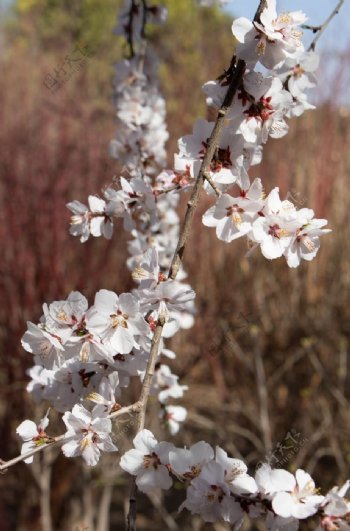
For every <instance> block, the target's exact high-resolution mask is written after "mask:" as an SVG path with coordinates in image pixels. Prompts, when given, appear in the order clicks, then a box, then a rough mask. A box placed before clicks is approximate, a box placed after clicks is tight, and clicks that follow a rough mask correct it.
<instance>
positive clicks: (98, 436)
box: [62, 404, 118, 466]
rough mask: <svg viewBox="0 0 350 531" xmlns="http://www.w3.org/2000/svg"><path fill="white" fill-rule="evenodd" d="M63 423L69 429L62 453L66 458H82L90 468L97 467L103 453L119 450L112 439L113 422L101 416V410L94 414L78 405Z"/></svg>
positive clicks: (93, 411) (65, 416) (64, 416)
mask: <svg viewBox="0 0 350 531" xmlns="http://www.w3.org/2000/svg"><path fill="white" fill-rule="evenodd" d="M62 419H63V422H64V423H65V425H66V427H67V432H66V434H65V439H66V440H67V442H65V443H64V444H63V446H62V451H63V453H64V455H65V456H66V457H77V456H79V455H81V456H82V458H83V459H84V461H85V462H86V464H87V465H88V466H95V465H97V463H98V461H99V459H100V454H101V451H102V452H115V451H117V450H118V448H117V447H116V446H115V445H114V444H113V442H112V439H111V437H110V433H111V431H112V422H111V420H110V419H108V418H106V417H105V418H104V417H102V416H101V411H100V409H99V408H96V409H93V410H92V412H90V411H88V410H87V409H85V408H84V407H83V406H82V405H81V404H76V405H75V406H74V407H73V409H72V412H68V411H67V412H66V413H65V414H64V415H63V417H62Z"/></svg>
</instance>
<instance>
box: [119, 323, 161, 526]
mask: <svg viewBox="0 0 350 531" xmlns="http://www.w3.org/2000/svg"><path fill="white" fill-rule="evenodd" d="M164 324H165V317H164V316H163V315H162V314H160V315H159V317H158V322H157V326H156V328H155V330H154V334H153V338H152V343H151V351H150V355H149V358H148V363H147V368H146V374H145V377H144V379H143V382H142V389H141V395H140V400H139V404H140V410H139V413H138V419H137V433H138V432H140V431H141V430H143V428H144V426H145V418H146V409H147V403H148V398H149V394H150V391H151V385H152V380H153V376H154V370H155V365H156V362H157V359H158V352H159V344H160V340H161V337H162V331H163V326H164ZM136 495H137V486H136V476H132V478H131V486H130V496H129V512H128V516H127V525H126V530H127V531H133V530H135V529H136V514H137V505H136Z"/></svg>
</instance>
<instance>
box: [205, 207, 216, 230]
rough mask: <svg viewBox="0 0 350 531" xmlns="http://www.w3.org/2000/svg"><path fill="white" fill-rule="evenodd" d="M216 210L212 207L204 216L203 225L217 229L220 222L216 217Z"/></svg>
mask: <svg viewBox="0 0 350 531" xmlns="http://www.w3.org/2000/svg"><path fill="white" fill-rule="evenodd" d="M215 210H216V207H215V206H212V207H210V208H209V209H208V210H207V211H206V212H205V213H204V214H203V217H202V223H203V225H204V226H205V227H216V224H217V222H218V220H217V219H216V217H215V216H214V214H215Z"/></svg>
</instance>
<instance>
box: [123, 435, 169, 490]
mask: <svg viewBox="0 0 350 531" xmlns="http://www.w3.org/2000/svg"><path fill="white" fill-rule="evenodd" d="M133 443H134V447H135V448H134V449H132V450H129V451H128V452H126V453H125V454H124V455H123V456H122V458H121V460H120V466H121V468H122V469H123V470H125V471H126V472H129V474H131V475H133V476H136V485H137V487H138V488H139V490H140V491H141V492H150V491H152V490H153V489H164V490H167V489H169V488H170V487H171V485H172V483H173V481H172V479H171V477H170V475H169V471H168V465H169V452H170V451H171V450H172V449H173V445H172V444H169V443H166V442H160V443H158V441H157V440H156V439H155V437H154V435H153V433H151V432H150V431H149V430H145V429H144V430H141V431H140V432H139V433H138V434H137V435H136V437H135V438H134V441H133Z"/></svg>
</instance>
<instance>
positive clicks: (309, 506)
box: [292, 496, 323, 520]
mask: <svg viewBox="0 0 350 531" xmlns="http://www.w3.org/2000/svg"><path fill="white" fill-rule="evenodd" d="M310 498H320V501H319V503H317V501H316V500H315V503H313V502H312V501H311V500H310ZM322 501H323V496H310V497H308V498H306V499H305V501H303V502H300V503H295V504H294V507H293V509H292V516H294V518H298V520H304V519H305V518H309V517H310V516H312V515H314V514H316V513H317V511H318V508H319V506H320V505H321V503H322Z"/></svg>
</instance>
